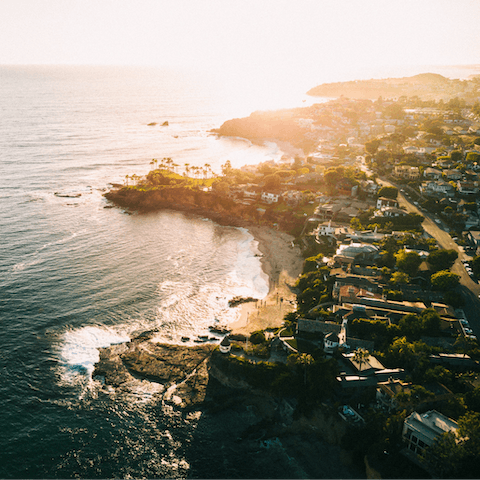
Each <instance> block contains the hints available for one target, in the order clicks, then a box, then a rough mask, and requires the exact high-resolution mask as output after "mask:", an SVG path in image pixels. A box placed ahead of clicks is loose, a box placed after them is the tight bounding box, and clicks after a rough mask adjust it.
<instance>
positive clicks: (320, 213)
mask: <svg viewBox="0 0 480 480" xmlns="http://www.w3.org/2000/svg"><path fill="white" fill-rule="evenodd" d="M341 209H342V206H341V205H339V204H338V203H323V204H322V205H319V206H318V207H317V208H316V209H315V216H317V217H318V218H320V219H321V220H331V219H333V218H334V217H335V216H336V215H337V213H338V212H339V211H340V210H341Z"/></svg>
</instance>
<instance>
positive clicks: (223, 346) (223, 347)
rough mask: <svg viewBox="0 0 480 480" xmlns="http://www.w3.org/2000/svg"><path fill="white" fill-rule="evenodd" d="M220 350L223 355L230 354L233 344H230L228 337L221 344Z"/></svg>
mask: <svg viewBox="0 0 480 480" xmlns="http://www.w3.org/2000/svg"><path fill="white" fill-rule="evenodd" d="M219 348H220V351H221V352H222V353H229V352H230V350H231V349H232V344H231V343H230V340H229V339H228V338H227V337H223V340H222V341H221V342H220V347H219Z"/></svg>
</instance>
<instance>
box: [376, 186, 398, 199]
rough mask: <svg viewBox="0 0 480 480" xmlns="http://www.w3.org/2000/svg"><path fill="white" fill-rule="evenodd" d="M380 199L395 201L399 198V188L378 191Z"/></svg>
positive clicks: (384, 188)
mask: <svg viewBox="0 0 480 480" xmlns="http://www.w3.org/2000/svg"><path fill="white" fill-rule="evenodd" d="M378 196H379V197H385V198H392V199H393V200H395V199H396V198H397V197H398V188H397V187H387V186H385V187H382V188H381V189H380V190H379V191H378Z"/></svg>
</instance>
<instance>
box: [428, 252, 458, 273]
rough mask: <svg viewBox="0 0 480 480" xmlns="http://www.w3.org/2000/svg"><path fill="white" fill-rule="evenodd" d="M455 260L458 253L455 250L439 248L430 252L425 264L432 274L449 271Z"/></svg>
mask: <svg viewBox="0 0 480 480" xmlns="http://www.w3.org/2000/svg"><path fill="white" fill-rule="evenodd" d="M457 258H458V252H457V251H456V250H453V249H449V250H446V249H444V248H441V249H439V250H435V251H433V252H430V254H429V256H428V259H427V262H428V264H429V265H430V267H431V269H432V270H433V271H434V272H439V271H440V270H450V268H452V266H453V264H454V263H455V260H456V259H457Z"/></svg>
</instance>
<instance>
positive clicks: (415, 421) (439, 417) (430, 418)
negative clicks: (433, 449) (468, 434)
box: [402, 410, 458, 455]
mask: <svg viewBox="0 0 480 480" xmlns="http://www.w3.org/2000/svg"><path fill="white" fill-rule="evenodd" d="M457 430H458V423H457V422H456V421H455V420H452V419H451V418H448V417H446V416H445V415H443V414H441V413H440V412H437V411H436V410H430V411H428V412H426V413H423V414H421V415H420V414H419V413H417V412H413V413H412V414H410V415H409V416H408V417H407V418H406V419H405V421H404V423H403V431H402V438H403V440H404V442H405V443H406V444H407V448H408V449H409V450H411V451H412V452H414V453H415V454H417V455H418V454H420V453H422V452H423V450H424V449H425V448H426V447H428V446H430V445H432V444H433V442H434V441H435V439H436V438H437V437H439V436H440V435H442V434H444V433H446V432H453V433H456V432H457Z"/></svg>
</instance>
